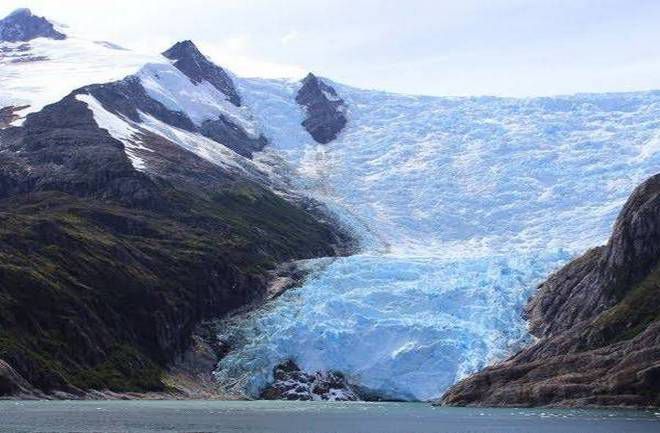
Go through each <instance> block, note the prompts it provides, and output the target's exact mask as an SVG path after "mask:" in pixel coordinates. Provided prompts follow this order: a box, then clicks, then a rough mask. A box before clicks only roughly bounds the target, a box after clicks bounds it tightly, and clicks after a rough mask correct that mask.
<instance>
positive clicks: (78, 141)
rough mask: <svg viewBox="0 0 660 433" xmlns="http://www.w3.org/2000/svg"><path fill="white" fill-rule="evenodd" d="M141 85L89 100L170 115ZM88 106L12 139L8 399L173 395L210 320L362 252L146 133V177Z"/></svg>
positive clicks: (0, 372) (0, 383)
mask: <svg viewBox="0 0 660 433" xmlns="http://www.w3.org/2000/svg"><path fill="white" fill-rule="evenodd" d="M134 85H135V84H134V83H131V82H125V83H122V84H121V85H120V86H119V90H118V91H116V92H115V91H110V90H109V89H108V88H101V87H90V88H87V89H83V90H81V91H79V92H85V91H87V92H91V93H92V94H94V92H95V94H96V95H97V96H98V97H99V98H100V99H103V100H104V102H105V103H107V104H108V106H112V107H114V110H115V111H116V112H120V113H122V115H125V116H127V117H128V116H130V115H131V109H135V107H136V106H139V107H141V109H142V108H145V109H147V108H148V109H152V110H155V111H157V110H160V107H155V108H154V106H153V105H150V104H152V103H151V102H149V101H139V99H140V95H139V94H137V96H136V95H135V94H133V92H132V91H130V90H131V86H134ZM122 92H124V93H122ZM76 94H77V93H76V92H74V93H72V94H71V95H69V96H67V97H66V98H64V99H63V100H62V101H60V102H58V103H55V104H52V105H49V106H47V107H45V108H44V109H43V110H41V111H40V112H37V113H32V114H30V115H28V116H27V118H26V120H25V122H24V124H23V126H22V127H9V128H5V129H2V130H0V219H2V224H0V395H5V394H9V395H21V394H24V393H26V392H28V391H29V392H33V391H34V389H37V390H39V392H45V393H54V392H57V391H64V392H66V393H68V394H72V395H81V393H82V390H89V389H110V390H113V391H162V390H163V389H164V386H165V385H164V383H163V381H162V377H163V372H164V369H165V368H167V367H168V366H169V365H171V363H172V362H173V360H174V359H175V358H176V357H177V356H178V355H179V354H181V353H183V352H184V351H185V350H186V349H187V348H188V347H189V346H190V344H191V334H192V332H193V329H194V328H195V327H196V325H197V324H198V323H199V322H200V321H201V320H204V319H206V318H215V317H218V316H221V315H222V314H224V313H227V312H228V311H230V310H232V309H235V308H238V307H241V306H244V305H246V304H250V303H254V302H257V301H258V300H260V299H262V298H263V297H265V296H266V295H267V293H266V291H267V286H268V278H269V275H270V272H271V271H272V270H273V269H275V268H276V266H277V265H278V264H279V263H281V262H286V261H290V260H295V259H303V258H311V257H318V256H328V255H335V254H337V253H338V251H341V248H342V246H343V245H346V244H347V243H348V237H347V236H345V235H344V234H343V233H342V232H341V231H339V230H338V229H336V228H335V227H334V226H333V225H332V224H330V223H327V222H323V221H321V220H320V218H319V217H318V215H316V214H314V213H312V212H311V211H308V210H307V209H305V208H304V207H303V206H301V205H300V204H297V203H292V202H289V201H286V200H284V199H282V198H281V197H279V196H277V195H275V194H274V193H273V192H271V191H270V190H268V189H266V188H264V187H263V186H261V185H259V184H256V183H255V182H254V181H252V180H249V179H246V178H243V177H240V176H239V175H237V174H236V173H231V172H226V171H224V170H223V169H222V168H220V167H217V166H215V165H213V164H211V163H209V162H208V161H205V160H203V159H201V158H199V157H198V156H197V155H195V154H193V153H191V152H188V151H186V150H185V149H182V148H180V147H178V146H176V145H175V144H173V143H170V142H168V141H167V140H166V139H164V138H163V137H159V136H156V135H153V134H150V133H147V132H146V131H143V137H142V139H143V142H144V143H145V145H147V146H148V147H149V148H150V149H152V150H154V151H153V152H148V153H150V154H153V155H151V156H150V158H151V159H149V161H148V163H149V164H153V167H155V168H156V169H155V170H154V171H153V172H151V171H150V172H149V174H145V173H142V172H139V171H136V170H135V169H134V168H133V166H132V164H131V162H130V161H129V160H128V158H127V157H126V154H125V152H124V146H123V143H122V142H120V141H118V140H115V139H114V138H113V137H112V136H111V135H110V134H109V133H108V132H107V131H106V130H104V129H101V128H99V127H98V125H97V124H96V122H95V121H94V117H93V114H92V112H91V111H90V109H89V108H88V107H87V105H86V104H85V103H83V102H80V101H78V100H77V99H76V98H75V96H76ZM131 98H133V99H134V98H137V99H138V101H137V102H136V101H135V100H132V99H131ZM161 115H162V116H169V115H170V114H168V113H161ZM177 119H178V118H176V117H174V118H172V119H170V121H172V122H174V121H177ZM178 121H181V122H185V120H182V119H178Z"/></svg>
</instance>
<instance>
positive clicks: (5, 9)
mask: <svg viewBox="0 0 660 433" xmlns="http://www.w3.org/2000/svg"><path fill="white" fill-rule="evenodd" d="M18 7H29V8H31V9H32V11H33V12H34V13H36V14H38V15H45V16H47V17H48V18H51V19H53V20H56V21H59V22H62V23H66V24H68V25H69V26H70V27H72V28H73V29H75V30H76V31H77V32H80V33H84V34H86V35H89V37H90V38H93V39H96V40H108V41H112V42H115V43H118V44H120V45H123V46H125V47H127V48H132V49H136V50H140V51H146V52H160V51H163V50H164V49H165V48H167V47H168V46H169V45H171V44H172V43H173V42H175V41H177V40H182V39H192V40H194V41H195V42H196V43H197V44H198V45H199V46H200V48H201V49H202V51H204V52H205V54H207V55H209V56H210V57H212V58H213V60H214V61H216V63H219V64H221V65H223V66H226V67H228V68H229V69H231V70H233V71H234V72H236V73H238V74H239V75H244V76H262V77H281V76H289V77H294V78H298V77H300V76H302V75H303V74H304V73H306V72H307V71H313V72H315V73H318V74H320V75H323V76H325V77H328V78H331V79H333V80H336V81H340V82H343V83H346V84H350V85H354V86H358V87H364V88H371V89H384V90H390V91H395V92H403V93H414V94H428V95H484V94H485V95H505V96H527V95H552V94H567V93H576V92H600V91H626V90H641V89H660V1H655V0H618V1H615V0H600V1H596V0H554V1H552V0H545V1H544V0H453V1H449V0H447V1H443V0H406V1H403V0H327V1H326V0H286V1H277V0H214V1H211V0H175V1H169V0H158V1H156V0H113V1H108V0H103V1H95V0H1V1H0V15H3V16H4V15H6V14H7V13H9V12H11V11H12V10H14V9H16V8H18Z"/></svg>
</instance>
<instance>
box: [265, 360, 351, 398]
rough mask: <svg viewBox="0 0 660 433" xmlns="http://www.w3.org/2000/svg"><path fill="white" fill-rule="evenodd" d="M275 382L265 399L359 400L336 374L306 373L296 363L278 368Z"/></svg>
mask: <svg viewBox="0 0 660 433" xmlns="http://www.w3.org/2000/svg"><path fill="white" fill-rule="evenodd" d="M273 377H274V382H273V383H272V384H271V385H270V386H268V387H267V388H266V389H264V390H263V391H262V392H261V395H260V398H262V399H264V400H330V401H357V400H360V397H359V395H358V392H357V391H356V390H355V389H354V388H353V387H352V386H351V385H350V384H349V383H348V381H347V380H346V378H345V377H344V375H343V374H341V373H340V372H336V371H331V372H327V373H324V372H315V373H313V374H310V373H305V372H304V371H301V370H300V368H299V367H298V366H297V365H296V364H295V363H294V362H293V361H290V360H289V361H287V362H284V363H282V364H280V365H278V366H276V367H275V369H274V371H273Z"/></svg>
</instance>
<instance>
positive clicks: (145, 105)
mask: <svg viewBox="0 0 660 433" xmlns="http://www.w3.org/2000/svg"><path fill="white" fill-rule="evenodd" d="M77 93H89V94H91V95H92V96H94V97H95V98H96V99H97V100H98V101H99V102H100V103H101V104H102V105H103V107H104V108H105V109H107V110H108V111H110V112H112V113H115V114H120V115H122V116H124V117H126V118H128V119H130V120H132V121H133V122H137V123H140V122H141V119H140V115H139V113H138V111H141V112H143V113H146V114H149V115H151V116H153V117H155V118H156V119H158V120H160V121H162V122H164V123H167V124H168V125H171V126H174V127H176V128H180V129H184V130H186V131H190V132H197V133H200V134H202V135H204V136H205V137H208V138H210V139H211V140H213V141H216V142H217V143H219V144H221V145H223V146H226V147H228V148H229V149H231V150H233V151H234V152H236V153H238V154H239V155H241V156H244V157H246V158H251V157H252V154H253V153H254V152H257V151H260V150H262V149H263V148H264V147H265V146H266V145H267V144H268V140H266V138H265V137H263V136H259V137H257V138H254V137H251V136H250V135H249V134H248V133H247V132H245V131H244V130H243V129H242V128H241V127H239V126H238V125H235V124H234V123H232V122H230V121H229V120H227V119H225V118H224V117H223V116H219V117H218V118H217V119H214V120H207V121H205V122H204V123H203V124H202V125H200V126H197V125H195V124H194V123H193V121H192V120H190V118H189V117H188V116H186V115H185V114H184V113H181V112H178V111H172V110H169V109H168V108H167V107H165V106H164V105H163V104H161V103H160V102H158V101H156V100H154V99H152V98H150V97H149V95H147V92H146V91H145V90H144V87H143V86H142V83H141V82H140V79H139V78H138V77H135V76H129V77H127V78H125V79H123V80H120V81H116V82H114V83H107V84H94V85H91V86H87V87H85V88H83V89H81V90H79V91H77Z"/></svg>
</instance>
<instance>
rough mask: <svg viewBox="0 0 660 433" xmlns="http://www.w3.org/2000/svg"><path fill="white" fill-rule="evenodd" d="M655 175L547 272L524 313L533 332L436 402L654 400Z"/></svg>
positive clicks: (658, 343)
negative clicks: (602, 235) (584, 245)
mask: <svg viewBox="0 0 660 433" xmlns="http://www.w3.org/2000/svg"><path fill="white" fill-rule="evenodd" d="M659 259H660V175H656V176H653V177H651V178H649V179H648V180H646V181H645V182H644V183H642V184H641V185H640V186H639V187H637V189H635V191H634V192H633V194H632V195H631V197H630V198H629V199H628V201H627V203H626V204H625V206H624V207H623V209H622V211H621V213H620V214H619V217H618V218H617V221H616V223H615V225H614V231H613V233H612V237H611V238H610V240H609V242H608V243H607V245H605V246H603V247H599V248H594V249H592V250H590V251H588V252H587V253H585V254H584V255H583V256H582V257H580V258H578V259H575V260H573V261H572V262H571V263H569V264H567V265H566V266H564V267H563V268H562V269H560V270H559V271H557V272H556V273H555V274H553V275H552V276H550V278H548V280H547V281H546V282H545V283H543V284H542V285H541V286H540V287H539V290H538V293H537V294H536V295H535V296H534V297H533V298H532V299H531V300H530V302H529V304H528V306H527V309H526V314H527V316H528V318H529V319H530V330H531V332H532V333H533V334H534V335H536V336H537V337H539V338H540V340H539V341H538V342H536V343H535V344H534V345H532V346H530V347H528V348H526V349H524V350H522V351H521V352H519V353H517V354H516V355H514V356H513V357H511V358H510V359H508V360H506V361H504V362H502V363H500V364H497V365H495V366H492V367H489V368H487V369H485V370H484V371H482V372H480V373H477V374H475V375H473V376H471V377H469V378H467V379H465V380H463V381H461V382H459V383H458V384H456V385H455V386H454V387H452V388H451V389H450V390H449V391H448V392H447V393H446V394H445V395H444V397H443V398H442V401H441V402H442V403H443V404H450V405H485V406H491V405H495V406H520V405H523V406H538V405H553V406H585V405H595V406H607V405H620V406H660V382H659V381H658V369H660V263H659V261H658V260H659Z"/></svg>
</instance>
